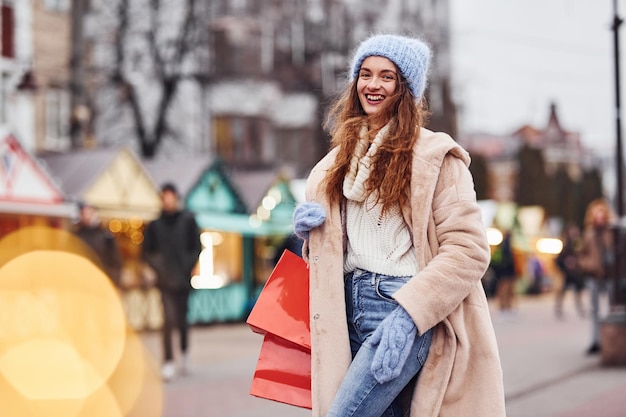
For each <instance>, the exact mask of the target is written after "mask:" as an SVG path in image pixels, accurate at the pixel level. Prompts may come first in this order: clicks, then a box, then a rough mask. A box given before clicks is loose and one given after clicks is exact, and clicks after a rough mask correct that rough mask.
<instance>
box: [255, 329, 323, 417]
mask: <svg viewBox="0 0 626 417" xmlns="http://www.w3.org/2000/svg"><path fill="white" fill-rule="evenodd" d="M250 394H251V395H254V396H255V397H260V398H265V399H268V400H273V401H278V402H281V403H285V404H291V405H295V406H297V407H302V408H308V409H311V351H310V350H309V349H307V348H304V347H302V346H298V345H297V344H295V343H292V342H289V341H287V340H285V339H283V338H280V337H278V336H275V335H273V334H272V333H266V334H265V337H264V339H263V344H262V345H261V353H260V354H259V360H258V362H257V366H256V371H255V372H254V378H253V379H252V386H251V387H250Z"/></svg>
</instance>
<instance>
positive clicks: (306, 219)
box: [293, 201, 326, 241]
mask: <svg viewBox="0 0 626 417" xmlns="http://www.w3.org/2000/svg"><path fill="white" fill-rule="evenodd" d="M325 220H326V212H325V211H324V208H323V207H322V206H321V205H320V204H318V203H315V202H309V201H307V202H305V203H300V204H298V205H297V206H296V209H295V210H294V212H293V230H294V233H295V234H296V236H298V237H299V238H300V239H302V240H304V241H307V240H308V239H309V231H311V230H312V229H314V228H316V227H318V226H320V225H321V224H322V223H324V221H325Z"/></svg>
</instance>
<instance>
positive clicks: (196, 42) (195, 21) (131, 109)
mask: <svg viewBox="0 0 626 417" xmlns="http://www.w3.org/2000/svg"><path fill="white" fill-rule="evenodd" d="M206 5H207V3H206V2H204V1H197V0H97V1H94V3H93V4H92V12H91V14H90V19H91V26H92V30H93V31H94V34H93V36H92V42H93V62H92V67H91V68H90V73H91V74H92V82H93V86H94V88H95V89H96V90H97V92H96V94H95V96H96V104H95V107H96V109H95V111H96V116H97V120H96V123H97V125H96V132H97V135H98V139H99V140H100V141H101V142H103V143H105V144H115V143H120V142H124V143H128V138H129V137H133V138H136V139H137V141H138V148H139V151H140V152H141V154H142V155H143V156H145V157H148V158H151V157H153V156H154V155H155V154H156V153H157V151H158V149H159V148H160V147H162V146H164V145H165V144H169V145H181V144H189V143H193V141H194V139H193V137H195V138H197V137H198V136H201V135H200V132H201V131H202V126H199V123H201V122H202V120H203V118H202V117H201V116H202V111H201V108H202V106H201V102H202V100H201V97H202V91H203V86H202V82H201V81H202V80H203V74H205V72H206V71H207V70H208V55H207V54H208V50H209V49H208V28H207V25H206V24H204V21H205V19H203V18H202V17H203V14H205V13H206ZM96 27H97V28H98V29H97V30H96V29H95V28H96ZM177 104H180V105H177Z"/></svg>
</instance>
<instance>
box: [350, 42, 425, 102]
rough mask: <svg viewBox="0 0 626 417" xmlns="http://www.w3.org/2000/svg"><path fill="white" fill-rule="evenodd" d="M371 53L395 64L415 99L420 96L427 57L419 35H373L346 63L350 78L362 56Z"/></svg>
mask: <svg viewBox="0 0 626 417" xmlns="http://www.w3.org/2000/svg"><path fill="white" fill-rule="evenodd" d="M373 55H375V56H382V57H385V58H387V59H389V60H390V61H392V62H393V63H394V64H396V66H397V67H398V69H399V70H400V72H401V73H402V75H403V76H404V78H406V80H407V82H408V84H409V89H410V90H411V93H413V96H414V97H415V99H417V100H419V99H421V98H422V96H423V95H424V90H425V89H426V78H427V74H428V63H429V61H430V48H429V47H428V45H426V44H425V43H424V42H423V41H421V40H419V39H416V38H409V37H406V36H399V35H374V36H372V37H370V38H368V39H366V40H365V41H363V42H362V43H361V45H359V47H358V48H357V50H356V52H355V54H354V58H353V59H352V66H351V67H350V69H351V70H350V80H354V79H355V78H356V77H357V75H358V74H359V70H360V69H361V64H362V63H363V61H364V60H365V58H367V57H368V56H373Z"/></svg>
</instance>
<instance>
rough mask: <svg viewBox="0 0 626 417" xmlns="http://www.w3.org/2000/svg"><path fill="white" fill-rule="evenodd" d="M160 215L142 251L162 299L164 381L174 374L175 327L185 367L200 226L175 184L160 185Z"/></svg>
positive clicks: (146, 232) (147, 231)
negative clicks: (183, 207) (182, 202)
mask: <svg viewBox="0 0 626 417" xmlns="http://www.w3.org/2000/svg"><path fill="white" fill-rule="evenodd" d="M161 203H162V210H161V214H160V216H159V217H158V218H157V219H156V220H154V221H152V222H151V223H150V224H148V226H147V227H146V230H145V232H144V241H143V245H142V255H143V258H144V260H145V261H146V263H147V264H148V265H149V266H150V267H151V268H152V269H153V270H154V271H155V273H156V277H157V281H156V285H157V287H158V288H159V290H160V291H161V300H162V303H163V316H164V317H163V318H164V322H163V326H162V329H161V330H162V337H163V366H162V368H161V375H162V377H163V379H164V380H166V381H168V380H170V379H171V378H173V377H174V376H175V375H176V366H175V364H174V352H173V349H172V332H173V330H174V328H177V329H178V333H179V337H180V352H181V354H182V364H181V365H182V366H181V368H182V371H183V372H186V371H187V370H188V365H189V364H188V361H189V358H188V348H189V337H188V333H189V329H188V323H187V311H188V307H189V294H190V293H191V282H190V280H191V274H192V271H193V269H194V267H195V265H196V263H197V262H198V256H199V255H200V251H201V245H200V230H199V229H198V225H197V224H196V221H195V218H194V216H193V214H192V213H190V212H188V211H186V210H183V209H181V208H180V206H179V195H178V190H177V189H176V186H175V185H174V184H172V183H165V184H163V186H162V187H161Z"/></svg>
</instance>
